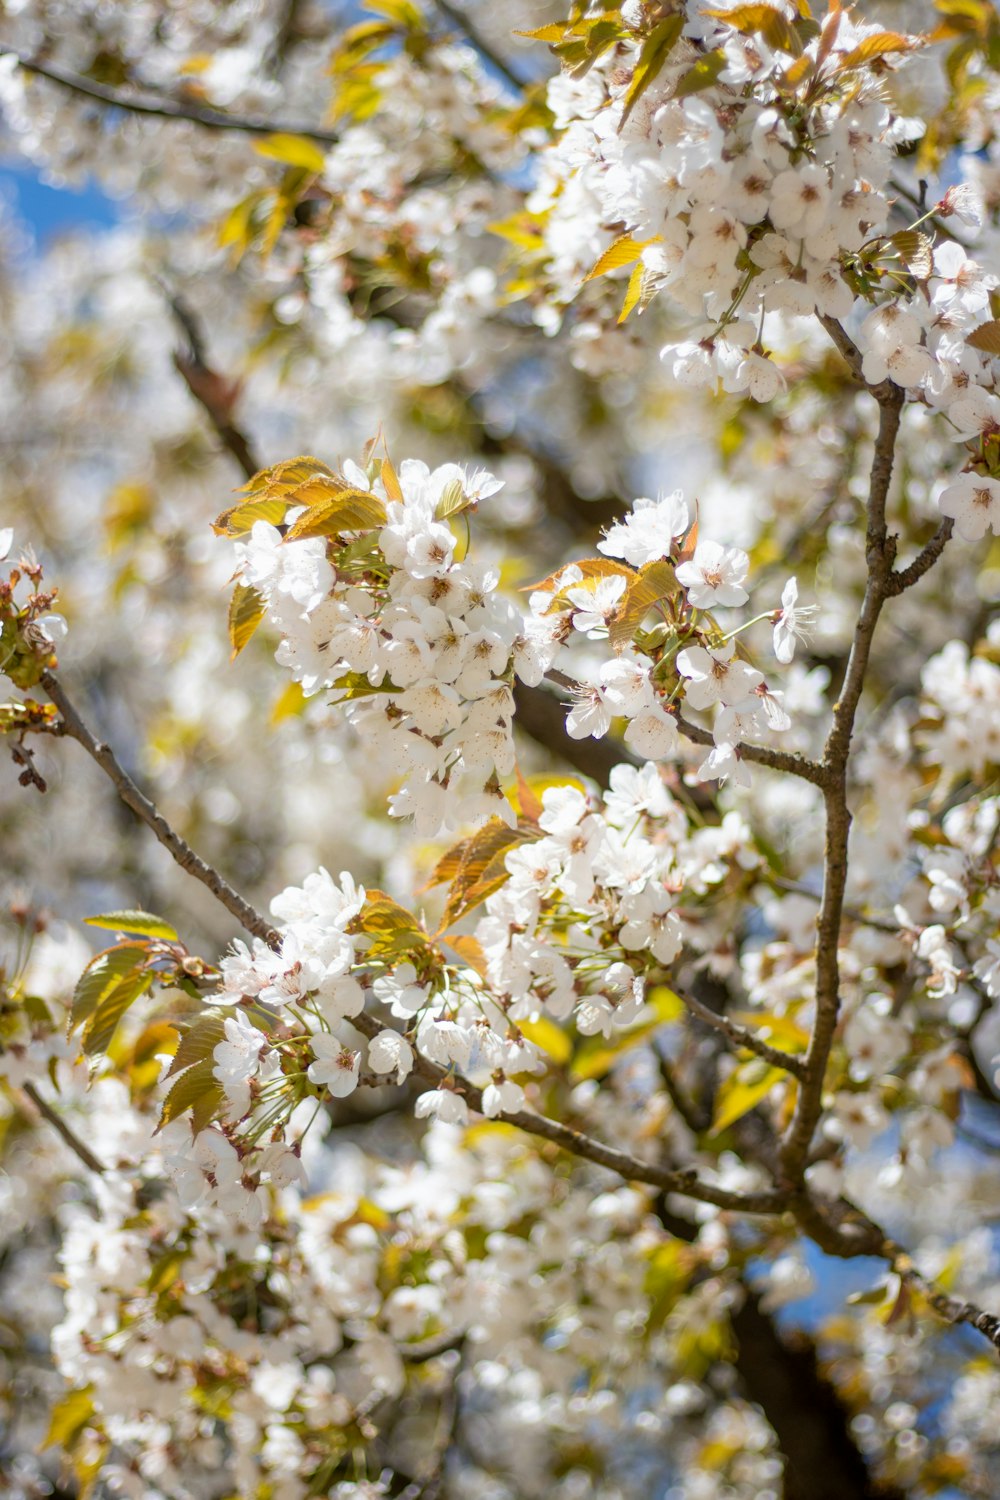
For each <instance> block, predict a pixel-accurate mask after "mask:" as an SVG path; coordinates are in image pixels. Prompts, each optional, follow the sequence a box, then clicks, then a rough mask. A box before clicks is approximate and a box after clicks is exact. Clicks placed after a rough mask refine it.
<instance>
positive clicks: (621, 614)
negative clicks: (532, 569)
mask: <svg viewBox="0 0 1000 1500" xmlns="http://www.w3.org/2000/svg"><path fill="white" fill-rule="evenodd" d="M598 545H599V550H600V551H601V552H603V553H604V554H605V558H595V559H590V560H587V561H584V562H583V563H581V564H571V565H570V566H569V567H568V568H564V569H563V570H561V571H560V572H559V573H558V574H554V575H553V576H552V577H551V578H549V579H546V580H544V581H543V583H541V584H539V585H538V586H537V588H536V590H535V592H534V593H533V594H532V597H531V608H532V612H533V615H534V617H535V618H536V619H540V620H546V619H551V618H553V617H555V618H556V619H557V620H561V621H562V625H561V627H560V629H559V636H560V638H561V639H563V638H569V639H571V638H572V635H573V633H574V632H575V633H576V634H577V635H578V636H583V637H585V638H586V639H587V640H589V641H600V640H606V639H608V638H609V637H610V640H611V643H612V645H613V647H614V655H613V656H612V657H611V659H610V660H607V661H605V662H603V663H602V664H601V665H600V666H599V667H596V668H594V667H593V665H592V664H591V665H590V668H589V677H590V679H591V680H584V681H582V682H581V683H580V684H579V686H578V689H577V692H576V696H575V700H574V703H573V705H572V707H571V709H570V712H569V714H568V717H567V730H568V732H569V734H570V735H571V736H572V737H573V738H575V739H582V738H584V737H586V736H594V737H600V736H602V735H605V734H607V733H608V731H609V730H610V728H611V725H612V722H613V720H614V719H615V718H618V717H620V718H624V719H626V720H627V721H628V727H627V729H626V731H625V743H626V745H627V746H628V747H629V748H630V749H631V750H633V751H634V752H635V753H636V754H637V755H639V756H641V757H643V758H644V759H645V758H649V759H652V760H668V759H671V758H674V757H675V756H676V755H677V753H678V743H679V740H678V729H677V711H678V709H679V707H680V705H681V704H682V703H684V704H686V705H687V706H688V707H689V708H691V709H693V710H694V711H695V712H702V711H704V710H714V709H715V708H716V707H718V709H719V712H718V714H717V715H716V717H715V721H714V724H713V727H712V734H713V738H714V741H715V748H714V749H713V750H712V751H711V753H710V754H709V755H708V756H707V757H706V759H705V760H704V761H703V763H702V765H701V766H700V768H699V771H698V775H699V777H700V778H701V779H702V780H726V779H727V778H728V779H732V780H733V781H734V782H736V783H738V784H740V785H749V771H748V769H747V767H746V765H745V763H744V762H743V761H742V760H741V759H740V755H739V748H738V747H739V745H740V744H741V743H749V742H753V741H755V740H759V739H760V738H761V737H762V736H765V735H767V734H768V733H769V732H773V731H779V732H780V731H782V730H785V729H788V728H789V727H790V724H791V720H790V719H789V716H788V714H787V713H786V712H785V710H784V708H783V707H782V706H781V693H780V692H774V691H772V690H771V689H770V688H769V687H768V686H767V684H766V683H765V680H764V674H763V673H762V672H761V671H759V670H758V669H757V668H756V667H755V666H753V665H752V664H751V662H749V661H748V660H746V659H745V658H744V657H742V656H739V655H738V654H737V636H738V635H739V634H740V632H741V631H742V630H744V629H746V628H747V626H748V625H752V624H755V623H757V622H756V621H754V620H752V621H748V622H747V624H746V625H741V626H737V627H736V628H735V629H733V630H731V631H729V632H724V631H723V630H722V628H721V627H720V626H719V625H718V624H717V623H716V621H715V619H714V616H713V614H712V613H711V611H713V610H715V611H717V610H720V609H721V610H728V609H733V608H735V607H738V606H740V605H743V604H745V603H746V602H747V600H748V599H749V592H748V590H747V588H746V587H745V586H744V585H745V583H746V579H747V575H748V572H749V568H750V560H749V558H748V556H747V554H746V553H745V552H743V551H742V550H741V549H740V548H738V547H726V546H722V545H721V544H720V543H718V542H715V541H711V540H704V541H697V542H695V541H693V531H692V529H691V526H690V514H689V510H688V506H687V503H686V501H685V500H684V497H683V495H682V494H681V492H680V491H679V490H677V491H675V492H674V493H673V494H670V495H667V496H665V497H663V498H661V499H659V500H651V499H648V498H641V499H638V500H636V501H635V503H634V505H633V508H632V510H631V511H630V513H629V514H628V515H627V516H626V517H625V519H624V520H622V521H621V522H618V523H616V524H615V525H613V526H611V527H610V528H609V530H608V532H607V535H606V536H605V538H604V540H603V541H601V542H600V543H599V544H598ZM614 559H621V561H620V562H619V561H615V560H614ZM797 601H798V584H797V582H796V580H795V579H794V578H792V579H789V580H788V582H787V583H786V585H785V588H784V591H783V593H782V598H781V604H780V606H779V607H778V608H777V609H775V610H773V611H771V612H770V613H769V614H767V615H763V616H759V617H758V619H769V620H771V622H772V623H773V626H774V638H773V645H774V653H775V656H776V657H777V659H778V661H779V662H781V663H782V664H783V665H787V664H788V663H789V662H790V661H791V660H792V658H793V656H794V651H795V640H796V637H797V635H800V634H802V633H803V632H804V630H805V627H806V622H807V621H808V620H809V618H810V617H811V615H812V613H813V611H812V609H811V608H810V607H803V606H800V605H798V602H797ZM654 611H655V613H656V614H657V617H658V618H657V620H656V623H655V624H653V625H652V626H651V627H650V626H649V625H648V623H647V620H648V617H649V615H650V614H651V612H654ZM587 670H588V669H587V666H586V664H585V666H584V676H585V678H586V676H587Z"/></svg>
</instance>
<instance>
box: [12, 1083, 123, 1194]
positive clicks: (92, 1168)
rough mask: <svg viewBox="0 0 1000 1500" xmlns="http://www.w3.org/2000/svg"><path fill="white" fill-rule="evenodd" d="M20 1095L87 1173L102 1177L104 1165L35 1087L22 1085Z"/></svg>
mask: <svg viewBox="0 0 1000 1500" xmlns="http://www.w3.org/2000/svg"><path fill="white" fill-rule="evenodd" d="M21 1093H22V1094H26V1095H27V1097H28V1098H29V1099H30V1100H31V1102H32V1104H33V1105H34V1106H35V1108H36V1109H37V1110H38V1113H39V1114H40V1115H42V1116H43V1117H44V1118H45V1119H46V1120H48V1122H49V1124H50V1125H51V1126H52V1129H53V1130H54V1131H56V1133H57V1134H58V1135H60V1136H61V1137H62V1139H63V1140H64V1141H65V1143H66V1145H67V1146H68V1147H69V1149H70V1150H71V1151H72V1152H73V1154H74V1156H76V1157H78V1158H79V1160H80V1161H82V1162H83V1165H84V1166H85V1167H86V1168H87V1171H88V1172H96V1173H97V1175H98V1176H99V1177H103V1176H104V1175H105V1172H106V1168H105V1167H104V1164H103V1163H102V1162H100V1161H98V1159H97V1157H96V1156H95V1155H94V1153H93V1151H91V1149H90V1147H89V1146H85V1145H84V1144H83V1142H82V1141H81V1140H80V1138H79V1137H78V1136H77V1135H75V1134H74V1133H73V1131H72V1130H71V1129H70V1127H69V1126H68V1125H67V1124H66V1121H65V1120H64V1119H63V1117H62V1115H60V1114H59V1113H58V1112H57V1111H56V1110H54V1109H53V1108H52V1105H51V1104H49V1103H48V1101H47V1100H46V1099H44V1098H43V1097H42V1095H41V1094H40V1093H39V1092H38V1090H37V1089H36V1087H35V1085H34V1084H33V1083H22V1085H21Z"/></svg>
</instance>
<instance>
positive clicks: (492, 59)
mask: <svg viewBox="0 0 1000 1500" xmlns="http://www.w3.org/2000/svg"><path fill="white" fill-rule="evenodd" d="M434 6H435V8H436V9H437V10H439V11H440V12H441V14H442V15H443V16H444V17H445V18H446V19H447V20H448V21H450V22H451V24H452V26H455V27H457V28H458V30H459V31H460V32H461V33H462V35H463V36H464V37H465V39H466V41H467V42H469V44H470V45H471V46H473V47H474V48H475V49H476V51H477V52H478V53H479V54H480V56H481V57H484V58H485V59H486V61H487V62H488V63H489V64H490V65H491V66H492V67H494V68H495V69H496V70H497V72H498V73H502V74H503V76H504V78H506V80H507V82H508V83H509V84H510V85H511V87H512V88H514V89H516V90H517V91H518V93H521V92H522V91H523V90H524V89H525V88H526V87H527V85H526V82H525V80H524V79H523V78H522V77H521V76H520V74H519V73H517V72H516V71H515V69H514V68H512V67H511V65H510V63H509V62H508V61H507V59H506V58H505V57H504V56H503V54H502V53H500V52H498V51H497V49H496V48H495V47H494V46H493V45H492V44H491V43H490V42H488V41H486V39H485V37H484V36H483V34H482V32H481V31H479V29H478V28H477V27H476V26H475V25H474V24H473V22H472V21H471V20H470V19H469V17H468V16H467V15H466V14H465V13H464V11H461V10H459V8H458V6H457V5H452V4H451V3H450V0H434Z"/></svg>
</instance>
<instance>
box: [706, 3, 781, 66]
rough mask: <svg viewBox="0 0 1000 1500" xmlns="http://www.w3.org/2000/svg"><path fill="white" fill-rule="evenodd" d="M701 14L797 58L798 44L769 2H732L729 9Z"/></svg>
mask: <svg viewBox="0 0 1000 1500" xmlns="http://www.w3.org/2000/svg"><path fill="white" fill-rule="evenodd" d="M702 15H705V16H711V17H712V19H713V20H716V21H723V22H724V23H725V24H726V25H727V26H732V28H733V30H734V31H740V32H742V33H743V34H744V35H748V36H753V35H758V36H762V37H763V38H764V40H765V42H766V43H767V45H768V46H769V47H774V48H775V49H776V50H777V51H779V52H790V53H791V54H792V56H793V57H798V55H799V53H800V52H801V51H802V43H801V41H800V40H799V38H798V36H797V35H796V34H795V31H794V29H793V27H792V24H791V22H790V21H789V20H788V18H787V16H785V15H783V14H782V12H781V11H780V10H778V9H777V8H776V7H775V6H773V5H734V6H733V8H732V10H706V11H702Z"/></svg>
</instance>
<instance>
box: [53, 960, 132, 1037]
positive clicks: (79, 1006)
mask: <svg viewBox="0 0 1000 1500" xmlns="http://www.w3.org/2000/svg"><path fill="white" fill-rule="evenodd" d="M147 951H148V950H147V948H146V944H145V943H134V942H129V943H119V944H118V945H117V946H116V947H114V948H105V949H104V951H103V952H102V953H98V954H96V955H95V956H94V957H93V958H92V959H91V960H90V963H89V964H88V965H87V967H86V968H85V969H84V971H83V973H82V974H81V975H80V978H79V979H78V980H77V982H76V989H75V990H74V992H73V1006H72V1009H71V1011H70V1019H69V1026H70V1030H71V1031H73V1030H75V1029H76V1027H77V1026H79V1025H80V1024H81V1022H83V1021H86V1020H87V1019H88V1017H89V1016H91V1015H93V1013H94V1011H95V1010H96V1008H97V1006H98V1005H99V1004H100V1002H101V1000H102V999H103V997H104V996H105V995H106V994H107V992H108V990H110V989H111V988H112V986H113V985H115V984H117V983H118V981H119V979H122V978H123V977H124V976H125V975H126V974H131V973H134V972H135V970H137V969H138V968H140V967H141V965H142V964H143V963H145V961H146V954H147Z"/></svg>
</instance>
